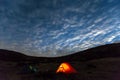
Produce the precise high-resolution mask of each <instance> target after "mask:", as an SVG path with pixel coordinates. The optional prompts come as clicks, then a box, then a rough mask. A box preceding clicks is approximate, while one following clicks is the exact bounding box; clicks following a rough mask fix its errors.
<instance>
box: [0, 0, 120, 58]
mask: <svg viewBox="0 0 120 80" xmlns="http://www.w3.org/2000/svg"><path fill="white" fill-rule="evenodd" d="M116 42H120V1H119V0H0V49H8V50H13V51H17V52H21V53H24V54H27V55H31V56H46V57H56V56H63V55H68V54H72V53H74V52H78V51H83V50H86V49H88V48H92V47H96V46H100V45H104V44H111V43H116Z"/></svg>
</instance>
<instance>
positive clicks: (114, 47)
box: [0, 43, 120, 63]
mask: <svg viewBox="0 0 120 80" xmlns="http://www.w3.org/2000/svg"><path fill="white" fill-rule="evenodd" d="M106 57H120V43H114V44H107V45H103V46H99V47H95V48H91V49H88V50H85V51H80V52H77V53H74V54H71V55H66V56H61V57H33V56H27V55H24V54H22V53H19V52H15V51H9V50H3V49H0V60H5V61H20V62H24V61H31V62H43V63H44V62H63V61H68V62H72V61H88V60H93V59H99V58H106Z"/></svg>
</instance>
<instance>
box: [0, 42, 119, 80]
mask: <svg viewBox="0 0 120 80" xmlns="http://www.w3.org/2000/svg"><path fill="white" fill-rule="evenodd" d="M119 48H120V44H111V45H105V46H100V47H96V48H92V49H88V50H86V51H82V52H78V53H75V54H72V55H68V56H63V57H56V58H43V57H42V58H35V57H30V56H26V55H22V54H21V53H17V52H13V51H7V50H0V80H120V49H119ZM61 62H69V63H70V64H71V65H72V66H73V67H74V68H75V69H76V70H77V71H78V73H77V74H69V75H66V74H56V73H55V72H56V70H57V68H58V66H59V65H60V64H61Z"/></svg>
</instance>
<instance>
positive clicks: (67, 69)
mask: <svg viewBox="0 0 120 80" xmlns="http://www.w3.org/2000/svg"><path fill="white" fill-rule="evenodd" d="M56 73H66V74H70V73H77V71H76V70H75V69H74V68H73V67H72V66H71V65H70V64H69V63H66V62H64V63H62V64H61V65H60V66H59V67H58V69H57V71H56Z"/></svg>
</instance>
